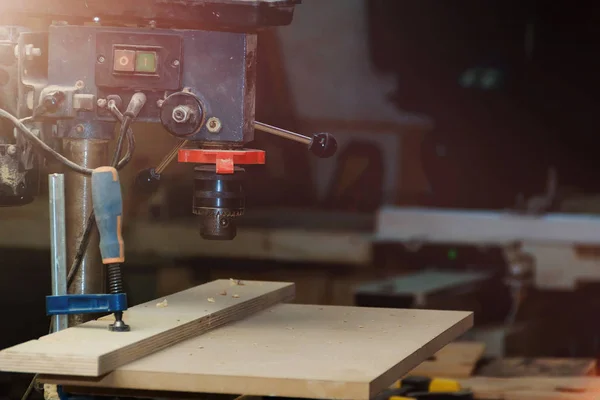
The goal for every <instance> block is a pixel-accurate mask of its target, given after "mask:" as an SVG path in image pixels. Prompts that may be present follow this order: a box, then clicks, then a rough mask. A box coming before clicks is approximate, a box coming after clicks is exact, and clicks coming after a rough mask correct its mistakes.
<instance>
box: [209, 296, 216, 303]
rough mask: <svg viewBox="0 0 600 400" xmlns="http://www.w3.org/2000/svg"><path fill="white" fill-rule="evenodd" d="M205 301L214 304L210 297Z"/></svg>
mask: <svg viewBox="0 0 600 400" xmlns="http://www.w3.org/2000/svg"><path fill="white" fill-rule="evenodd" d="M207 300H208V302H209V303H214V302H215V299H214V298H212V297H209V298H208V299H207Z"/></svg>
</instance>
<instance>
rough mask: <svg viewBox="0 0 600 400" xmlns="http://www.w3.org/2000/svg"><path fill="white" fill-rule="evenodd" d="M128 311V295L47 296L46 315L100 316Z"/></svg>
mask: <svg viewBox="0 0 600 400" xmlns="http://www.w3.org/2000/svg"><path fill="white" fill-rule="evenodd" d="M125 310H127V295H126V294H125V293H119V294H73V295H65V296H46V314H47V315H48V316H50V315H65V314H99V313H106V314H110V313H114V312H117V311H125Z"/></svg>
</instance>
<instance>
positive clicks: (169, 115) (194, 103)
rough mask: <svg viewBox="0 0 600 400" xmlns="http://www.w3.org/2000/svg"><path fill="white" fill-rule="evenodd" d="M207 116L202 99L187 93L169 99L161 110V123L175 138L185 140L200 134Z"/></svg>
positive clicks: (177, 94)
mask: <svg viewBox="0 0 600 400" xmlns="http://www.w3.org/2000/svg"><path fill="white" fill-rule="evenodd" d="M205 119H206V115H205V113H204V107H203V106H202V103H201V102H200V99H199V98H198V97H196V96H195V95H193V94H191V93H187V92H179V93H174V94H172V95H170V96H169V97H167V98H166V99H165V100H164V101H163V102H162V105H161V108H160V121H161V123H162V124H163V126H164V127H165V129H166V130H167V131H168V132H169V133H170V134H171V135H173V136H176V137H180V138H184V137H187V136H190V135H193V134H195V133H198V132H199V131H200V129H202V127H203V126H204V121H205Z"/></svg>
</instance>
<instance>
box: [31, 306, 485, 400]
mask: <svg viewBox="0 0 600 400" xmlns="http://www.w3.org/2000/svg"><path fill="white" fill-rule="evenodd" d="M472 324H473V314H472V313H470V312H460V311H429V310H401V309H383V308H359V307H339V306H338V307H336V306H316V305H296V304H280V305H277V306H274V307H273V308H271V309H269V310H266V311H263V312H261V313H258V314H255V315H253V316H252V317H250V318H247V319H245V320H242V321H238V322H236V323H232V324H228V325H227V326H224V327H222V328H220V329H217V330H214V331H212V332H210V333H207V334H206V335H202V336H199V337H196V338H193V339H190V340H187V341H185V342H183V343H180V344H178V345H176V346H173V347H170V348H168V349H165V350H163V351H161V352H159V353H156V354H153V355H151V356H149V357H146V358H144V359H141V360H138V361H136V362H133V363H131V364H128V365H126V366H124V367H121V368H118V369H117V370H115V371H113V372H112V373H110V374H108V375H107V376H104V377H102V378H100V379H89V378H88V379H86V378H79V379H77V378H64V377H62V378H60V377H58V378H57V377H42V378H41V379H42V380H43V381H45V382H48V383H57V384H63V385H75V386H87V387H97V388H119V389H139V390H165V391H171V390H172V391H186V392H200V393H226V394H247V395H256V396H282V397H301V398H313V399H344V400H367V399H369V398H371V397H372V396H373V395H375V394H376V393H379V392H380V391H381V390H383V389H385V388H387V387H389V386H390V385H391V384H392V383H393V382H394V381H396V380H397V379H398V378H400V377H402V376H403V375H404V374H406V373H407V372H408V371H410V370H411V369H412V368H414V367H415V366H416V365H418V364H419V363H420V362H422V361H423V360H425V359H427V358H428V357H429V356H431V355H432V354H434V353H435V352H436V351H438V350H439V349H440V348H442V347H443V346H444V345H446V344H447V343H449V342H450V341H452V340H454V339H455V338H456V337H458V336H459V335H461V334H462V333H464V332H465V331H466V330H467V329H469V328H470V327H471V326H472Z"/></svg>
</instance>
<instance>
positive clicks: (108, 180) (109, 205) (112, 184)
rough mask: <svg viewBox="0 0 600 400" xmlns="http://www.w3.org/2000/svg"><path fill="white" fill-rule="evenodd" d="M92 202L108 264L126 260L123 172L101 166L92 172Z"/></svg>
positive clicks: (101, 250)
mask: <svg viewBox="0 0 600 400" xmlns="http://www.w3.org/2000/svg"><path fill="white" fill-rule="evenodd" d="M92 203H93V206H94V214H95V216H96V225H97V226H98V231H99V233H100V254H101V255H102V262H103V263H104V264H118V263H123V262H124V261H125V245H124V243H123V234H122V229H123V196H122V194H121V182H120V181H119V174H118V172H117V170H116V169H115V168H113V167H100V168H97V169H95V170H94V171H93V173H92Z"/></svg>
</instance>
